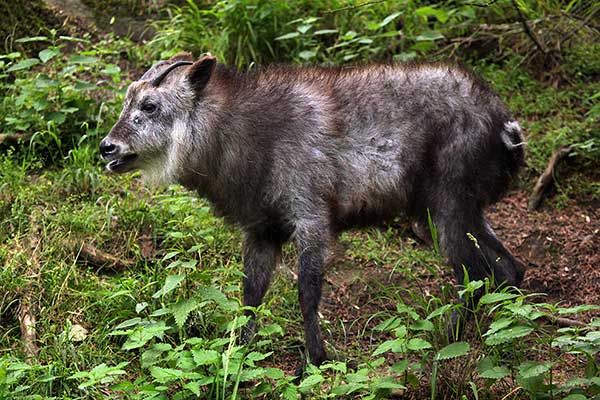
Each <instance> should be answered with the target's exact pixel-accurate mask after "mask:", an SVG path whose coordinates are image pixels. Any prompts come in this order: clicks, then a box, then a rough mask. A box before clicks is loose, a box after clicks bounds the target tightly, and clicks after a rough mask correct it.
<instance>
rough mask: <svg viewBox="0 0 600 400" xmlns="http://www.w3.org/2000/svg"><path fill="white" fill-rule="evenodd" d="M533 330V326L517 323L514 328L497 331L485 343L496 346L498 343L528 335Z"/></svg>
mask: <svg viewBox="0 0 600 400" xmlns="http://www.w3.org/2000/svg"><path fill="white" fill-rule="evenodd" d="M532 331H533V328H532V327H530V326H525V325H517V326H515V327H512V328H508V329H503V330H501V331H498V332H495V333H493V334H492V335H490V336H488V338H487V339H485V344H487V345H488V346H495V345H498V344H502V343H506V342H510V341H511V340H514V339H517V338H520V337H523V336H527V335H529V334H530V333H531V332H532Z"/></svg>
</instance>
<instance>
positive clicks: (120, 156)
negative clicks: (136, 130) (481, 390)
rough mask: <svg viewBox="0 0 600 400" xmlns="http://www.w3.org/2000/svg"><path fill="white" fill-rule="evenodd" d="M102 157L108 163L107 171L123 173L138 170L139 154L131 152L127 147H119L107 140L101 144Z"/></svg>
mask: <svg viewBox="0 0 600 400" xmlns="http://www.w3.org/2000/svg"><path fill="white" fill-rule="evenodd" d="M100 156H101V157H102V158H103V159H104V160H107V161H110V162H109V163H108V164H106V169H107V170H108V171H110V172H117V173H123V172H128V171H131V170H134V169H136V168H137V167H138V166H137V162H136V161H137V159H138V156H137V154H135V153H133V152H131V151H129V147H128V146H126V145H119V144H116V143H113V142H111V141H110V140H108V138H105V139H104V140H102V142H100Z"/></svg>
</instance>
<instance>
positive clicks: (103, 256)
mask: <svg viewBox="0 0 600 400" xmlns="http://www.w3.org/2000/svg"><path fill="white" fill-rule="evenodd" d="M79 257H80V258H81V260H83V261H84V262H85V263H87V264H89V265H91V266H93V267H95V268H96V269H98V270H100V269H108V270H111V271H115V272H119V271H123V270H124V269H127V268H128V267H131V266H132V265H133V263H132V262H131V261H127V260H121V259H119V258H117V257H115V256H113V255H112V254H108V253H106V252H103V251H102V250H98V249H97V248H95V247H93V246H91V245H89V244H84V245H82V246H81V250H79Z"/></svg>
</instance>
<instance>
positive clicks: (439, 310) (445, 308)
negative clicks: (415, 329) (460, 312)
mask: <svg viewBox="0 0 600 400" xmlns="http://www.w3.org/2000/svg"><path fill="white" fill-rule="evenodd" d="M453 306H454V305H453V304H445V305H443V306H441V307H440V308H436V309H435V310H433V311H432V312H431V313H430V314H429V315H428V316H427V319H433V318H435V317H439V316H440V315H444V314H446V313H447V312H448V311H450V310H451V309H452V307H453Z"/></svg>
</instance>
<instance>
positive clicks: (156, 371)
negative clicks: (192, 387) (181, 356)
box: [150, 366, 183, 383]
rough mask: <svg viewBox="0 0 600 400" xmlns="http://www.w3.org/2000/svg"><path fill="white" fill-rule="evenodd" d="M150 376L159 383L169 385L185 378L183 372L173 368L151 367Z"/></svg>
mask: <svg viewBox="0 0 600 400" xmlns="http://www.w3.org/2000/svg"><path fill="white" fill-rule="evenodd" d="M150 374H151V375H152V376H153V377H154V379H156V381H157V382H159V383H167V382H171V381H174V380H177V379H181V378H182V377H183V371H181V370H179V369H173V368H162V367H156V366H153V367H150Z"/></svg>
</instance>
